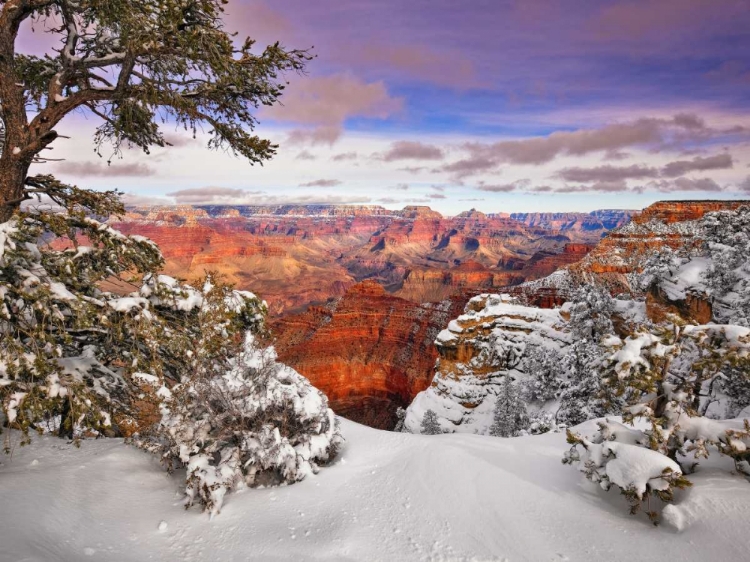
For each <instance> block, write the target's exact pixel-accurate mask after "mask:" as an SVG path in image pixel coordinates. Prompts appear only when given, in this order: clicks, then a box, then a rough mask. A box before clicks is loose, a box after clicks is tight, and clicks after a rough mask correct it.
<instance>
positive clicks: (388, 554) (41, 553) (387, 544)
mask: <svg viewBox="0 0 750 562" xmlns="http://www.w3.org/2000/svg"><path fill="white" fill-rule="evenodd" d="M341 423H342V430H343V434H344V435H345V437H346V439H347V444H346V445H345V447H344V449H343V451H342V453H341V457H340V460H338V461H337V463H336V464H335V465H334V466H332V467H330V468H329V469H328V470H325V471H322V472H321V473H320V474H318V475H315V476H311V477H309V478H307V479H306V480H304V481H303V482H300V483H298V484H295V485H293V486H288V487H281V488H268V489H249V490H246V491H243V492H240V493H237V494H233V495H232V496H231V497H229V498H228V500H227V502H226V504H225V505H224V508H223V509H222V513H221V515H219V516H218V517H215V518H214V519H213V521H210V522H209V520H208V516H207V515H205V514H201V512H200V510H198V509H195V508H193V509H191V510H188V511H185V509H184V508H183V507H182V496H183V493H182V490H181V487H180V485H181V483H182V479H181V475H179V474H175V475H173V476H168V475H166V474H165V473H164V472H163V471H162V470H161V468H160V467H159V465H158V463H157V462H156V460H155V459H154V457H152V456H150V455H148V454H146V453H144V452H142V451H139V450H137V449H135V448H132V447H129V446H125V445H123V444H122V442H121V440H116V439H102V440H94V441H84V442H83V444H82V446H81V448H80V449H75V448H74V447H73V446H72V445H68V444H66V443H65V442H64V441H61V440H59V439H56V438H53V437H37V438H35V439H34V441H33V443H32V445H30V446H28V447H23V448H19V449H16V450H15V451H14V454H13V458H12V460H10V459H9V457H7V456H5V457H2V458H1V459H0V462H2V465H1V466H0V497H1V498H2V507H3V509H2V512H1V513H2V515H0V560H3V561H5V560H9V561H10V560H25V561H29V562H30V561H50V560H60V561H79V560H87V559H91V560H113V561H131V560H132V561H137V562H142V561H144V560H166V561H171V560H175V561H200V560H211V561H223V560H238V561H239V560H243V561H244V560H388V561H400V560H405V561H406V560H438V561H440V560H476V561H485V560H497V561H500V560H513V561H516V560H533V561H538V560H596V561H602V560H607V561H618V560H623V561H626V560H627V561H632V560H641V561H646V560H654V561H656V560H659V561H661V560H696V561H698V560H709V559H710V560H741V559H744V558H745V556H746V554H747V545H748V539H747V517H748V513H749V512H750V486H748V484H747V482H746V481H745V480H744V479H743V478H741V477H739V476H735V475H732V474H731V473H730V470H731V461H730V460H729V459H726V458H721V457H719V456H718V455H716V456H715V458H711V459H709V460H708V461H706V464H705V465H702V466H701V469H700V471H699V472H698V473H696V474H695V475H692V476H691V479H692V480H693V481H694V483H695V485H694V487H693V488H692V489H691V490H689V491H687V492H686V493H683V494H681V495H680V496H679V497H678V498H677V504H676V505H675V506H674V507H669V508H667V510H666V512H665V513H664V516H663V521H664V524H663V525H662V526H660V527H653V526H651V525H650V524H649V523H648V521H647V519H646V518H645V517H632V516H630V515H628V514H627V509H626V504H625V500H624V499H623V498H622V497H621V496H620V495H619V494H617V493H616V492H615V491H614V490H612V491H610V492H608V493H607V492H604V491H602V490H601V489H599V488H598V487H597V486H596V485H594V484H591V483H589V482H587V481H585V480H584V479H583V478H582V477H581V475H580V473H579V472H578V471H576V470H571V469H570V468H568V467H565V466H563V465H562V464H561V462H560V460H561V456H562V453H563V451H565V450H566V449H567V448H568V446H567V445H566V443H565V435H564V434H562V433H556V434H545V435H541V436H530V437H520V438H515V439H499V438H492V437H484V436H478V435H466V434H454V435H438V436H430V437H428V436H422V435H409V434H397V433H389V432H385V431H378V430H374V429H370V428H367V427H364V426H360V425H357V424H355V423H353V422H349V421H347V420H341ZM594 429H595V424H594V423H593V422H587V423H586V424H584V425H583V426H580V427H579V428H578V430H579V431H582V432H584V433H586V432H593V430H594ZM582 491H583V492H584V493H581V492H582ZM680 531H682V532H680Z"/></svg>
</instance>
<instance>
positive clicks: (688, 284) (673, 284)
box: [661, 257, 711, 301]
mask: <svg viewBox="0 0 750 562" xmlns="http://www.w3.org/2000/svg"><path fill="white" fill-rule="evenodd" d="M710 267H711V258H708V257H694V258H692V259H690V260H688V261H687V262H686V263H684V264H682V265H681V266H680V267H679V268H678V270H677V272H676V273H675V274H674V275H673V276H672V277H671V278H669V279H666V280H664V281H663V282H662V283H661V287H662V289H664V291H665V293H666V294H667V296H668V297H669V298H670V300H673V301H677V300H685V298H687V293H690V292H692V293H698V294H701V293H705V292H706V285H705V284H704V281H705V275H706V272H707V271H708V270H709V268H710Z"/></svg>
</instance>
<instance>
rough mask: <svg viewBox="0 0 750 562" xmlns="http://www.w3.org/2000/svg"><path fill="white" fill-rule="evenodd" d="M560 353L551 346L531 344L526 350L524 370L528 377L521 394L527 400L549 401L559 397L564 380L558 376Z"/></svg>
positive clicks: (560, 370)
mask: <svg viewBox="0 0 750 562" xmlns="http://www.w3.org/2000/svg"><path fill="white" fill-rule="evenodd" d="M560 363H561V357H560V354H559V353H558V352H557V351H556V350H554V349H551V348H549V347H546V346H541V345H534V344H529V345H527V346H526V349H525V351H524V366H523V370H524V372H525V373H526V374H527V375H528V377H527V378H526V379H525V380H524V381H523V383H522V389H521V395H522V397H523V399H524V400H526V401H527V402H547V401H549V400H554V399H555V398H557V397H558V395H559V393H560V391H561V389H562V388H563V386H564V384H565V383H564V381H563V380H562V379H561V378H560V377H559V376H558V375H559V374H560V373H562V372H564V371H563V370H562V369H561V364H560Z"/></svg>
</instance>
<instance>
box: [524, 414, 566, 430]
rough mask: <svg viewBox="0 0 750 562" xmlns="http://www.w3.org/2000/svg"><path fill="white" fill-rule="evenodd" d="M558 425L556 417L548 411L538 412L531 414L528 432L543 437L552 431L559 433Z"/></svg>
mask: <svg viewBox="0 0 750 562" xmlns="http://www.w3.org/2000/svg"><path fill="white" fill-rule="evenodd" d="M558 427H559V426H558V424H557V422H556V421H555V415H554V414H553V413H552V412H547V411H546V410H538V411H536V412H533V413H531V414H529V428H528V432H529V433H530V434H531V435H541V434H542V433H548V432H550V431H557V430H558Z"/></svg>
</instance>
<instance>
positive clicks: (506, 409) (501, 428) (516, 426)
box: [490, 376, 529, 437]
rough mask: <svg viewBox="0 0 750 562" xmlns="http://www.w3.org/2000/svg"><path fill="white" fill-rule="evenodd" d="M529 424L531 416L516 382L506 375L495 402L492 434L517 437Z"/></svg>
mask: <svg viewBox="0 0 750 562" xmlns="http://www.w3.org/2000/svg"><path fill="white" fill-rule="evenodd" d="M528 426H529V416H528V414H527V413H526V405H525V404H524V402H523V400H521V396H520V393H519V391H518V388H517V387H516V385H515V383H513V382H512V381H511V378H510V377H509V376H505V377H504V378H503V382H502V384H501V385H500V393H499V394H498V396H497V401H496V402H495V413H494V421H493V423H492V426H490V435H493V436H495V437H515V436H516V435H518V434H519V433H520V432H521V430H524V429H527V428H528Z"/></svg>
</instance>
